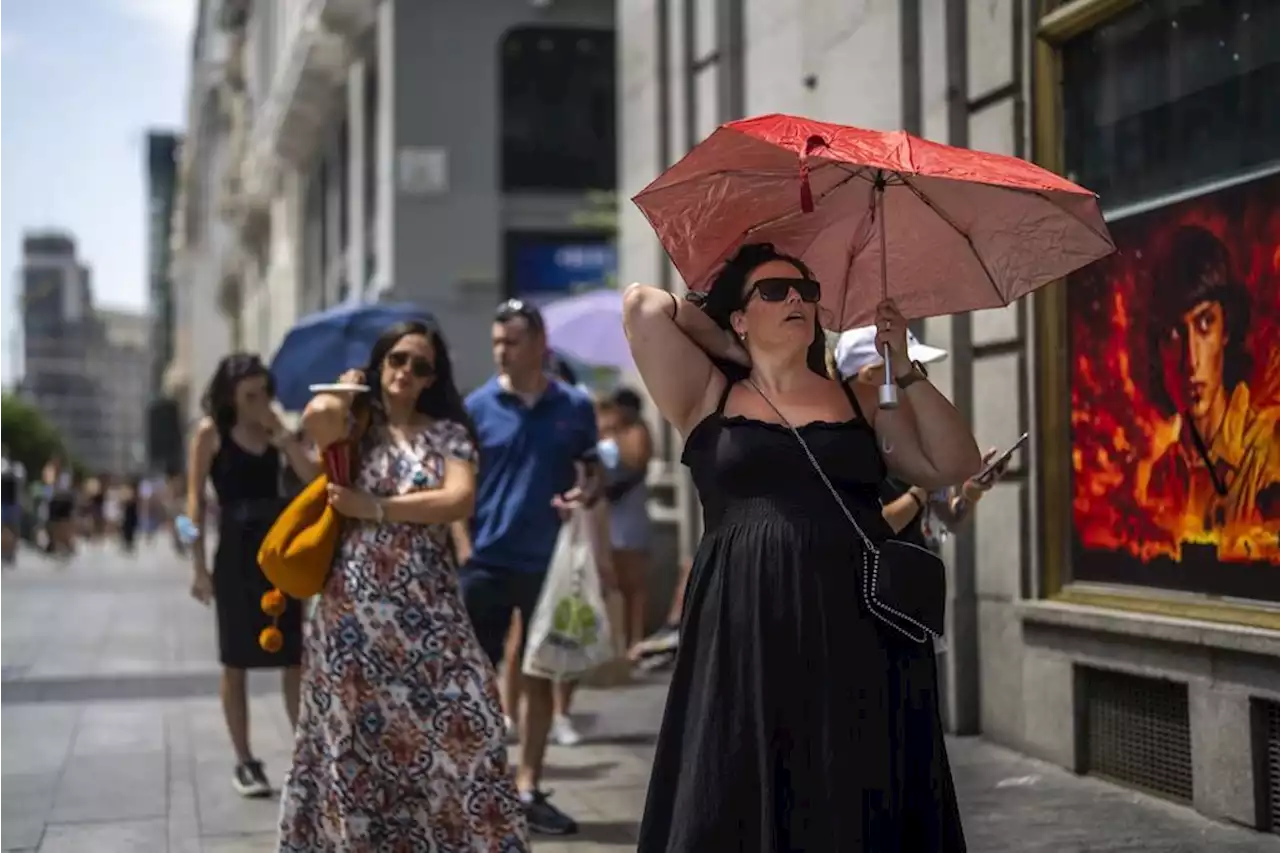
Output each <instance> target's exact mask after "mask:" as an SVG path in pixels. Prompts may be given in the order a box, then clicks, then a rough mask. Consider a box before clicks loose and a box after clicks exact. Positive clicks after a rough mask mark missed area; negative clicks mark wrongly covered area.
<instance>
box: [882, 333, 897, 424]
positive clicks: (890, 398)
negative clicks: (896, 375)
mask: <svg viewBox="0 0 1280 853" xmlns="http://www.w3.org/2000/svg"><path fill="white" fill-rule="evenodd" d="M891 355H892V350H890V349H889V345H888V344H885V345H884V384H882V385H881V386H880V408H882V409H896V408H898V384H897V383H896V382H894V381H893V361H892V360H891V358H890V356H891Z"/></svg>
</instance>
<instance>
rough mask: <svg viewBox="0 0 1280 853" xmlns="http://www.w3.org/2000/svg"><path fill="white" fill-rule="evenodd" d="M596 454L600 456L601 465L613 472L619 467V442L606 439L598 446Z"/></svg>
mask: <svg viewBox="0 0 1280 853" xmlns="http://www.w3.org/2000/svg"><path fill="white" fill-rule="evenodd" d="M596 452H597V453H599V454H600V464H601V465H604V467H606V468H608V469H610V470H612V469H614V468H617V467H618V442H616V441H614V440H613V439H612V438H606V439H603V440H602V441H600V442H599V443H598V444H597V445H596Z"/></svg>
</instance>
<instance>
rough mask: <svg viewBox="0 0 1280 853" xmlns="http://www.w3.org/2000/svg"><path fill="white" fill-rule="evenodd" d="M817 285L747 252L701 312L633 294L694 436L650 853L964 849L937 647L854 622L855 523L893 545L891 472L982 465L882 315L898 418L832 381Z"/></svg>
mask: <svg viewBox="0 0 1280 853" xmlns="http://www.w3.org/2000/svg"><path fill="white" fill-rule="evenodd" d="M841 284H843V283H841ZM821 288H822V285H821V283H819V282H818V281H817V280H815V278H814V276H813V275H812V274H811V273H810V271H809V268H808V267H807V266H806V265H805V264H804V263H803V262H802V261H800V260H798V259H795V258H791V257H788V256H786V255H783V254H781V253H779V252H777V251H776V250H775V249H774V248H773V247H772V246H771V245H769V244H752V245H747V246H745V247H743V248H742V249H741V250H740V251H739V252H738V253H737V254H736V255H735V256H734V257H732V258H731V259H730V260H729V261H728V262H727V263H726V264H725V265H724V267H723V269H722V270H721V271H720V273H719V274H718V276H717V277H716V279H715V281H714V283H713V284H712V286H711V288H710V291H709V292H708V293H707V295H706V298H705V300H703V303H702V305H701V306H698V305H694V304H692V303H691V302H688V301H681V300H678V299H676V298H675V297H674V296H673V295H671V294H670V293H667V292H665V291H662V290H659V289H656V288H652V287H645V286H640V285H633V286H632V287H631V288H630V289H629V290H628V291H627V294H626V300H625V309H624V322H625V325H626V330H627V334H628V337H629V339H630V342H631V349H632V353H633V355H634V356H635V360H636V365H637V366H638V368H639V370H640V373H641V376H642V377H643V379H644V381H645V384H646V386H647V387H648V390H649V393H650V394H651V395H652V397H653V399H654V401H655V402H656V404H657V405H658V408H659V409H660V410H661V412H662V414H663V416H664V417H666V418H667V420H668V421H670V422H671V423H672V424H673V425H674V426H675V427H676V428H677V429H679V430H680V432H681V433H682V434H683V435H684V437H685V450H684V458H683V461H684V463H685V464H686V465H688V466H689V467H690V469H691V470H692V474H693V479H694V483H695V485H696V486H697V489H698V494H699V497H700V498H701V500H702V503H703V507H704V513H705V527H706V532H705V533H704V535H703V538H702V541H701V543H700V544H699V548H698V553H697V556H696V558H695V562H694V567H693V571H692V574H691V576H690V581H689V588H688V592H687V594H686V599H685V601H686V603H685V609H684V624H683V626H682V631H681V648H680V654H679V658H678V660H677V663H676V667H675V672H674V675H673V678H672V684H671V692H670V696H669V699H668V702H667V710H666V715H665V718H664V720H663V726H662V732H661V735H660V737H659V740H658V747H657V754H656V757H655V760H654V769H653V776H652V781H651V783H650V788H649V797H648V803H647V805H646V810H645V816H644V822H643V824H642V827H641V831H640V844H639V850H640V851H641V853H660V851H662V853H692V851H706V850H717V851H719V850H724V851H729V850H732V851H735V853H739V852H740V851H760V853H771V852H772V851H790V850H831V851H840V853H851V852H852V851H911V853H930V851H948V852H950V851H960V850H963V849H964V837H963V833H962V831H961V828H960V820H959V813H958V810H957V807H956V801H955V793H954V789H953V787H952V783H951V774H950V769H949V767H948V764H947V757H946V750H945V746H944V743H943V733H942V725H941V722H940V719H939V715H938V707H937V695H936V669H935V664H934V657H933V650H932V646H931V644H928V643H924V644H917V643H912V642H911V641H909V640H907V639H905V638H903V637H902V636H901V635H898V634H896V633H895V632H894V631H893V630H891V629H890V628H888V627H886V625H885V624H884V623H882V622H881V621H878V620H877V619H875V618H873V617H872V615H871V614H870V613H868V612H867V608H866V607H864V605H863V598H862V597H861V596H860V594H859V593H860V590H859V587H858V583H859V572H858V570H857V568H856V567H857V565H858V564H859V561H860V559H861V554H862V552H863V549H864V548H865V547H866V546H865V541H866V540H864V539H863V538H861V536H860V535H859V534H858V533H856V532H855V527H854V522H853V519H855V518H856V524H857V525H858V526H860V527H861V529H862V530H863V531H865V532H866V534H867V536H868V537H869V538H870V540H871V541H874V542H875V543H877V544H878V543H880V542H882V541H883V540H885V539H887V538H889V537H890V536H891V535H892V533H891V531H890V530H889V528H888V526H887V525H886V523H885V522H884V519H883V518H882V516H881V506H880V502H879V499H878V496H877V488H878V486H879V484H880V483H881V481H882V480H883V479H884V478H885V476H886V474H887V473H892V474H893V475H894V476H897V477H900V478H901V479H903V480H906V481H908V482H911V483H915V484H917V485H920V486H922V487H925V488H941V487H946V486H951V485H953V484H955V483H958V482H962V481H963V480H964V479H965V478H967V477H969V476H970V475H972V474H973V473H975V472H976V471H977V470H978V467H979V465H980V463H981V455H980V454H979V452H978V448H977V446H976V445H975V443H974V440H973V436H972V435H971V434H970V432H969V430H968V427H967V425H966V424H965V422H964V419H963V418H962V417H961V416H960V414H959V413H958V412H957V411H956V410H955V408H954V407H952V405H951V404H950V403H949V402H948V401H947V400H946V398H945V397H944V396H943V395H942V394H941V393H939V392H938V391H937V390H936V389H935V388H934V387H933V386H932V385H930V384H929V381H928V380H927V379H926V378H925V377H924V376H923V375H922V374H921V373H920V372H919V371H918V370H917V369H916V368H915V366H914V365H912V363H911V362H910V361H908V360H907V358H906V351H907V345H906V333H907V324H906V321H905V320H904V319H903V317H902V315H901V314H900V313H899V311H898V309H897V308H896V307H895V305H894V304H893V303H892V302H889V301H886V302H884V303H882V304H881V305H880V306H879V309H878V311H877V314H876V326H877V327H878V329H879V331H878V335H877V344H878V345H879V346H880V347H881V348H883V347H884V346H885V345H886V344H887V345H888V346H889V348H890V350H891V351H892V355H893V356H896V357H894V358H892V365H893V371H894V375H895V378H896V381H897V385H898V388H899V390H900V395H899V396H900V405H899V406H898V407H897V408H894V409H880V408H878V406H877V390H876V389H875V388H870V387H868V386H866V385H865V384H858V383H839V382H836V381H833V380H831V379H829V378H828V377H827V375H826V370H825V364H824V354H825V346H824V345H825V341H824V336H823V332H822V329H821V325H820V323H819V319H818V303H819V300H820V299H821V295H822V293H821ZM806 457H808V458H806ZM811 463H812V464H811ZM815 468H816V469H818V470H815ZM819 470H820V471H821V472H822V476H820V475H819ZM824 479H825V480H826V481H829V483H830V484H831V487H830V489H829V488H828V485H827V483H825V482H824ZM836 493H838V498H839V501H837V499H836ZM841 504H843V506H844V508H846V509H847V510H848V512H849V513H850V515H848V516H846V515H845V513H844V511H843V509H842V507H841Z"/></svg>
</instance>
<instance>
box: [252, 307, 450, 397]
mask: <svg viewBox="0 0 1280 853" xmlns="http://www.w3.org/2000/svg"><path fill="white" fill-rule="evenodd" d="M405 320H422V321H425V322H429V323H434V321H435V318H434V317H433V316H432V314H431V312H430V311H427V310H426V309H425V308H422V307H421V306H418V305H413V304H411V303H407V302H405V303H397V304H384V303H380V302H365V303H357V304H346V305H339V306H337V307H335V308H330V309H329V310H327V311H321V312H320V313H318V314H312V315H311V316H309V317H304V318H303V319H302V320H300V321H298V323H297V325H295V326H294V327H293V328H292V329H290V330H289V334H287V335H285V338H284V342H283V343H281V344H280V349H278V350H276V354H275V357H274V358H272V359H271V375H272V376H273V377H275V382H276V399H278V400H279V401H280V405H282V406H284V408H285V409H287V410H289V411H297V410H299V409H301V408H303V407H304V406H306V405H307V401H308V400H310V399H311V391H310V390H308V389H309V387H310V386H311V385H314V384H316V383H319V382H336V381H337V380H338V377H339V376H340V375H342V373H343V372H344V371H347V370H350V369H351V368H353V367H364V366H365V365H366V364H367V363H368V362H369V351H370V350H372V349H373V343H374V341H376V340H377V339H378V337H379V336H380V335H381V334H382V333H383V332H385V331H386V330H387V329H388V328H389V327H391V326H393V325H395V324H396V323H400V322H403V321H405Z"/></svg>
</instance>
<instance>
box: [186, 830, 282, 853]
mask: <svg viewBox="0 0 1280 853" xmlns="http://www.w3.org/2000/svg"><path fill="white" fill-rule="evenodd" d="M203 845H204V853H273V851H274V850H275V849H276V834H275V833H274V832H266V833H262V832H259V833H254V834H252V835H215V836H209V837H207V838H205V839H204V841H203Z"/></svg>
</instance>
